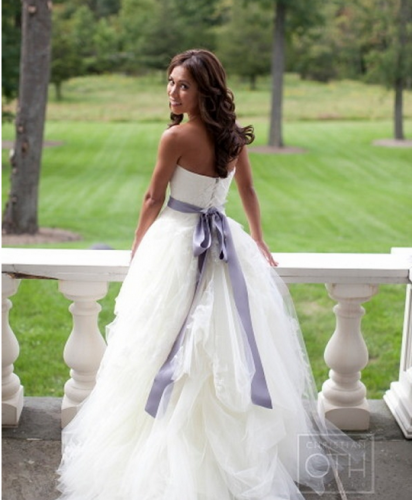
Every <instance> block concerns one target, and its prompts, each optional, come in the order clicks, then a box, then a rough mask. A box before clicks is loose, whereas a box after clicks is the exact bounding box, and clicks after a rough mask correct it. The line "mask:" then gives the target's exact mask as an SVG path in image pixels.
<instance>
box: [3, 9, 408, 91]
mask: <svg viewBox="0 0 412 500" xmlns="http://www.w3.org/2000/svg"><path fill="white" fill-rule="evenodd" d="M53 4H54V7H53V39H52V69H51V81H52V83H53V84H54V86H55V89H56V94H57V96H58V98H62V84H63V82H64V81H66V80H68V79H70V78H72V77H75V76H81V75H87V74H99V73H106V72H127V73H130V74H140V73H144V72H145V71H148V70H151V69H159V70H163V69H165V67H166V66H167V64H168V62H169V60H170V58H171V57H172V56H173V55H174V54H175V53H177V52H180V51H182V50H185V49H187V48H190V47H203V48H208V49H210V50H213V51H215V52H216V53H217V54H218V55H219V56H220V57H221V59H222V61H223V62H224V64H225V67H226V68H227V70H228V72H229V73H230V74H236V75H239V76H241V77H243V78H245V79H247V80H248V81H249V82H250V86H251V88H255V87H256V82H257V78H258V77H259V76H260V75H268V74H270V71H271V55H272V48H273V29H274V17H275V8H274V6H276V5H277V6H284V7H285V14H286V18H285V53H286V59H285V69H286V70H287V71H293V72H296V73H298V74H299V75H300V76H301V77H302V78H305V79H313V80H318V81H321V82H327V81H329V80H331V79H341V78H352V79H353V78H357V79H363V80H365V81H367V82H371V83H382V84H385V85H387V86H390V87H392V86H393V85H395V80H396V81H397V84H396V85H398V86H399V85H400V83H399V82H403V86H404V88H411V85H412V41H411V36H412V13H411V10H412V5H411V4H412V0H329V1H328V2H322V1H319V0H314V1H311V2H307V1H305V0H278V1H276V0H254V1H251V0H191V1H190V2H188V1H187V0H55V1H54V2H53ZM19 10H20V2H16V1H15V0H4V1H3V55H2V59H3V87H2V90H3V96H5V97H6V98H9V97H13V96H15V95H16V92H17V79H18V58H19V54H20V51H19V50H20V49H19V39H20V33H19V30H20V28H19V23H20V12H19Z"/></svg>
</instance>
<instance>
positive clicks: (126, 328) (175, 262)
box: [58, 50, 349, 500]
mask: <svg viewBox="0 0 412 500" xmlns="http://www.w3.org/2000/svg"><path fill="white" fill-rule="evenodd" d="M167 94H168V98H169V105H170V109H171V124H170V126H169V128H168V129H167V130H166V131H165V132H164V133H163V135H162V137H161V139H160V144H159V150H158V156H157V161H156V165H155V168H154V172H153V175H152V179H151V181H150V185H149V188H148V190H147V193H146V195H145V197H144V200H143V205H142V209H141V212H140V219H139V222H138V226H137V230H136V234H135V239H134V242H133V247H132V262H131V265H130V270H129V273H128V275H127V277H126V279H125V281H124V283H123V286H122V289H121V291H120V294H119V296H118V298H117V300H116V308H115V312H116V319H115V320H114V322H113V323H112V324H111V325H109V326H108V327H107V341H108V348H107V350H106V353H105V356H104V358H103V361H102V364H101V367H100V370H99V373H98V377H97V382H96V386H95V388H94V390H93V391H92V393H91V395H90V396H89V397H88V398H87V399H86V401H85V402H84V403H83V405H82V407H81V408H80V409H79V412H78V414H77V416H76V418H75V419H74V420H73V421H72V422H71V423H70V424H69V425H68V426H67V427H66V429H65V430H64V431H63V457H62V462H61V465H60V467H59V470H58V473H59V476H60V477H59V490H60V492H61V496H60V497H59V498H60V499H61V500H166V499H167V500H281V499H283V500H286V499H295V500H297V499H303V498H304V497H303V496H302V494H301V493H300V490H299V488H298V484H301V485H306V486H309V487H310V488H312V489H313V490H315V491H316V492H317V493H319V494H321V493H322V492H323V490H324V484H325V482H327V481H329V480H330V479H331V478H332V477H333V475H334V472H335V471H336V468H337V467H338V466H339V465H340V464H339V463H338V462H339V460H338V458H337V457H342V456H343V455H345V454H347V449H348V447H347V446H346V445H347V444H348V442H349V438H347V437H346V436H345V435H344V434H343V433H341V432H340V431H339V430H338V429H336V428H334V427H333V426H332V425H331V424H329V423H328V422H327V421H326V420H324V419H322V418H321V417H320V416H319V415H318V414H317V412H316V389H315V385H314V382H313V377H312V374H311V370H310V366H309V363H308V358H307V354H306V351H305V347H304V343H303V340H302V335H301V332H300V329H299V325H298V322H297V320H296V316H295V313H294V310H293V305H292V303H291V300H290V297H289V294H288V291H287V288H286V286H285V285H284V284H283V282H282V281H281V280H280V279H279V277H278V276H277V273H276V270H275V268H276V266H277V263H276V262H275V261H274V259H273V257H272V254H271V253H270V251H269V248H268V246H267V245H266V243H265V242H264V239H263V235H262V228H261V220H260V210H259V203H258V199H257V196H256V193H255V191H254V188H253V180H252V173H251V165H250V162H249V158H248V153H247V148H246V145H248V144H250V143H251V142H252V141H253V139H254V135H253V128H252V127H251V126H248V127H241V126H240V125H239V124H238V123H237V122H236V115H235V106H234V99H233V94H232V93H231V91H230V90H229V89H228V88H227V86H226V76H225V72H224V69H223V67H222V65H221V64H220V62H219V61H218V59H217V58H216V57H215V56H214V55H213V54H212V53H211V52H208V51H206V50H190V51H187V52H184V53H183V54H179V55H177V56H176V57H174V58H173V60H172V62H171V64H170V66H169V68H168V85H167ZM185 115H186V117H187V119H186V120H185V121H184V122H183V118H184V116H185ZM233 179H234V180H235V182H236V184H237V188H238V192H239V195H240V197H241V200H242V203H243V207H244V210H245V213H246V216H247V219H248V222H249V228H250V236H249V235H248V234H247V233H246V232H244V231H243V229H242V228H241V226H240V225H239V224H237V223H236V222H235V221H233V220H232V219H230V218H228V217H227V216H226V213H225V203H226V198H227V195H228V191H229V187H230V185H231V182H232V180H233ZM169 188H170V197H169V198H168V200H167V204H166V206H164V203H165V199H166V192H167V190H168V189H169Z"/></svg>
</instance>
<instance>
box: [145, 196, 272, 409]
mask: <svg viewBox="0 0 412 500" xmlns="http://www.w3.org/2000/svg"><path fill="white" fill-rule="evenodd" d="M168 207H169V208H172V209H173V210H176V211H178V212H183V213H197V214H199V220H198V223H197V225H196V228H195V231H194V234H193V254H194V255H195V257H198V277H197V280H196V287H195V293H194V297H196V294H197V291H198V288H199V284H200V283H201V281H202V278H203V274H204V270H205V267H206V266H205V262H206V255H207V252H208V251H209V249H210V248H211V246H212V243H213V236H214V234H215V235H216V237H217V243H218V248H219V258H220V259H221V260H223V261H225V262H227V265H228V271H229V276H230V281H231V284H232V289H233V296H234V300H235V304H236V309H237V311H238V314H239V318H240V321H241V323H242V326H243V329H244V331H245V333H246V337H247V341H248V344H249V348H250V351H251V353H252V358H253V362H254V365H255V373H254V375H253V378H252V383H251V399H252V402H253V403H254V404H256V405H259V406H263V407H265V408H272V401H271V398H270V394H269V390H268V387H267V383H266V378H265V374H264V372H263V366H262V361H261V359H260V355H259V351H258V348H257V345H256V339H255V334H254V331H253V326H252V319H251V316H250V307H249V298H248V293H247V287H246V282H245V278H244V276H243V273H242V269H241V267H240V263H239V259H238V257H237V254H236V249H235V246H234V243H233V238H232V233H231V231H230V227H229V224H228V221H227V217H226V215H225V214H224V213H223V212H222V211H221V210H219V208H216V207H212V208H208V209H203V208H200V207H197V206H195V205H191V204H189V203H185V202H183V201H179V200H176V199H174V198H172V197H170V199H169V201H168ZM189 316H190V313H189V314H188V316H187V317H186V319H185V321H184V323H183V326H182V328H181V329H180V332H179V334H178V336H177V337H176V340H175V342H174V344H173V346H172V349H171V351H170V353H169V355H168V357H167V359H166V361H165V362H164V364H163V365H162V367H161V368H160V370H159V371H158V373H157V375H156V377H155V379H154V381H153V385H152V388H151V391H150V394H149V398H148V400H147V404H146V411H147V412H148V413H149V414H150V415H152V416H153V417H155V416H156V414H157V411H158V408H159V404H160V401H161V398H162V395H163V393H164V391H165V390H166V388H167V386H169V385H170V384H171V383H173V373H174V366H173V359H174V358H175V356H176V354H177V352H178V351H179V349H180V347H181V345H182V344H183V340H184V334H185V330H186V326H187V322H188V320H189Z"/></svg>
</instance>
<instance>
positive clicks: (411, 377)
mask: <svg viewBox="0 0 412 500" xmlns="http://www.w3.org/2000/svg"><path fill="white" fill-rule="evenodd" d="M402 250H403V251H401V249H393V250H392V252H393V253H396V254H399V253H405V252H407V253H409V255H410V262H411V265H412V252H411V249H409V250H408V249H402ZM410 281H411V282H412V269H411V271H410ZM383 398H384V400H385V402H386V404H387V405H388V407H389V409H390V410H391V412H392V414H393V416H394V417H395V418H396V421H397V422H398V424H399V426H400V428H401V429H402V432H403V433H404V435H405V437H406V438H408V439H412V286H411V285H407V287H406V302H405V318H404V323H403V334H402V351H401V362H400V369H399V380H398V381H397V382H392V383H391V386H390V390H389V391H387V392H386V394H385V395H384V397H383Z"/></svg>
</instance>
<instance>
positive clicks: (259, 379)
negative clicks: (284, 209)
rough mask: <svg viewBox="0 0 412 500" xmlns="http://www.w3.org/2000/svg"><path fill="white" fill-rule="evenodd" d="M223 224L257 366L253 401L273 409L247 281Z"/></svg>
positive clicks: (236, 292) (238, 303) (232, 277)
mask: <svg viewBox="0 0 412 500" xmlns="http://www.w3.org/2000/svg"><path fill="white" fill-rule="evenodd" d="M222 222H223V227H224V233H225V239H226V246H227V253H228V255H229V258H228V262H227V263H228V270H229V276H230V281H231V283H232V289H233V295H234V299H235V304H236V308H237V311H238V314H239V317H240V320H241V322H242V325H243V328H244V330H245V333H246V336H247V339H248V343H249V347H250V350H251V353H252V357H253V362H254V364H255V373H254V375H253V378H252V383H251V399H252V402H253V403H254V404H256V405H259V406H263V407H264V408H273V406H272V400H271V397H270V394H269V389H268V386H267V382H266V378H265V373H264V371H263V365H262V360H261V358H260V355H259V350H258V346H257V344H256V338H255V334H254V331H253V326H252V318H251V315H250V307H249V297H248V293H247V286H246V281H245V278H244V276H243V273H242V269H241V267H240V263H239V259H238V257H237V254H236V249H235V246H234V243H233V238H232V233H231V231H230V227H229V224H228V222H227V219H226V218H225V219H224V221H222Z"/></svg>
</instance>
